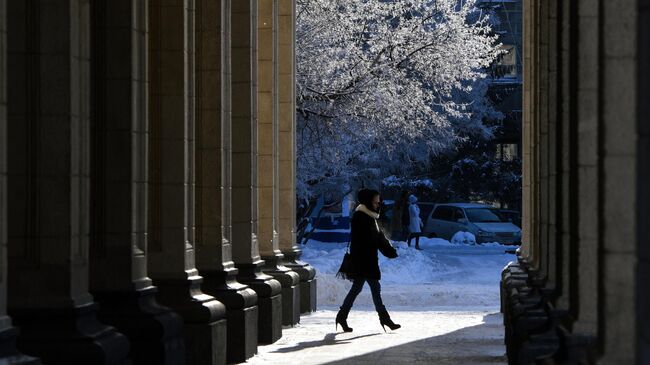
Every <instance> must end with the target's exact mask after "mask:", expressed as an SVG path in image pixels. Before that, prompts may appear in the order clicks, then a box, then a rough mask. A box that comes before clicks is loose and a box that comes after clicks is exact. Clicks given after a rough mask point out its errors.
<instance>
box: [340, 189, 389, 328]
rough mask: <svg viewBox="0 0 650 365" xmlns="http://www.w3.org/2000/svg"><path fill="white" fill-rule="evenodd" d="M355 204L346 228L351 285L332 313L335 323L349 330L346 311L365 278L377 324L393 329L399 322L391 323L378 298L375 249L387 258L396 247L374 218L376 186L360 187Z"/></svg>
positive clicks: (377, 210)
mask: <svg viewBox="0 0 650 365" xmlns="http://www.w3.org/2000/svg"><path fill="white" fill-rule="evenodd" d="M357 200H358V202H359V205H358V206H357V207H356V209H355V211H354V214H353V215H352V220H351V231H350V237H351V238H350V256H351V265H350V268H349V270H348V272H346V275H347V278H348V279H350V280H352V287H351V288H350V291H349V292H348V294H347V296H346V297H345V300H344V301H343V305H341V309H340V310H339V312H338V313H337V314H336V325H337V326H338V325H339V324H340V325H341V327H342V328H343V331H345V332H352V328H350V327H349V326H348V322H347V319H348V314H349V313H350V309H352V305H353V304H354V300H355V299H356V298H357V296H358V295H359V293H361V290H362V289H363V284H364V283H366V282H368V286H370V291H371V293H372V301H373V303H374V304H375V310H377V314H378V315H379V324H380V325H381V327H382V328H383V329H384V331H386V328H385V327H384V326H388V328H390V329H391V330H396V329H398V328H400V327H401V326H400V325H399V324H396V323H393V321H392V320H391V318H390V315H389V314H388V311H387V310H386V307H385V306H384V304H383V302H382V300H381V285H380V284H379V280H380V279H381V271H379V259H378V255H377V252H381V253H382V255H384V256H386V257H388V258H395V257H397V250H395V248H394V247H393V246H391V244H390V242H389V241H388V239H387V238H386V237H385V236H384V234H383V233H382V232H381V230H380V229H379V225H378V224H377V218H379V202H380V200H379V192H378V191H377V190H370V189H361V190H359V193H358V195H357Z"/></svg>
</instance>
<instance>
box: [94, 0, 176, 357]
mask: <svg viewBox="0 0 650 365" xmlns="http://www.w3.org/2000/svg"><path fill="white" fill-rule="evenodd" d="M147 8H148V3H147V2H146V1H133V0H94V1H93V3H92V31H91V34H92V36H93V38H92V53H91V55H92V57H91V58H92V60H93V62H92V66H91V75H92V87H93V92H92V108H91V112H92V117H91V121H92V129H91V132H92V152H91V157H92V160H91V161H92V166H91V189H90V191H91V194H90V204H91V215H90V232H91V235H90V240H91V245H90V260H91V263H90V290H91V292H92V294H93V296H94V297H95V300H96V301H97V302H99V304H100V311H99V314H98V315H99V318H100V320H102V321H103V322H105V323H107V324H110V325H112V326H115V327H116V328H117V329H118V330H119V331H120V332H122V333H124V334H125V335H126V336H127V337H128V338H129V340H130V341H131V351H130V357H131V358H132V360H133V362H134V363H135V364H153V363H155V364H182V363H184V362H185V339H184V337H183V333H182V330H183V320H182V318H181V317H180V316H179V315H177V314H176V313H174V312H172V311H171V310H170V309H169V308H167V307H164V306H161V305H160V304H158V303H157V302H156V298H155V294H156V292H157V288H156V287H155V286H153V285H152V282H151V279H150V278H149V277H148V276H147V214H148V202H147V200H148V199H147V191H148V187H147V177H148V176H147V175H148V174H147V168H148V166H149V165H148V156H149V154H148V151H147V143H148V140H149V128H148V124H149V115H148V111H147V108H148V105H147V103H148V90H147V87H148V86H147V82H148V74H147V72H148V65H147V54H148V48H147V47H148V45H147V39H148V24H147V16H146V15H147Z"/></svg>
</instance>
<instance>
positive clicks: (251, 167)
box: [229, 0, 282, 343]
mask: <svg viewBox="0 0 650 365" xmlns="http://www.w3.org/2000/svg"><path fill="white" fill-rule="evenodd" d="M231 6H232V8H231V16H232V18H231V19H232V23H231V24H232V38H231V42H232V43H231V52H232V53H231V57H232V58H231V64H232V152H231V156H232V157H231V158H232V160H231V164H230V165H229V166H231V168H232V182H231V185H230V186H232V204H231V205H232V220H231V224H232V236H231V237H232V254H233V259H234V261H235V265H236V267H237V268H238V269H239V275H238V276H237V278H238V280H239V281H240V282H242V283H245V284H248V285H249V286H250V287H251V288H253V290H255V292H256V293H257V296H258V307H259V311H260V312H259V322H258V325H259V327H258V331H259V341H260V342H261V343H270V342H274V341H276V340H277V339H278V338H279V337H280V336H281V333H282V297H281V290H282V288H281V286H280V283H279V282H278V281H277V280H274V279H273V278H272V277H271V276H269V275H266V274H264V273H262V271H261V270H262V267H263V265H264V261H262V260H261V258H260V254H259V247H258V239H257V230H258V222H257V166H256V165H257V101H256V99H257V0H238V1H233V2H232V5H231Z"/></svg>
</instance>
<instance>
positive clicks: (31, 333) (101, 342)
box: [10, 303, 130, 365]
mask: <svg viewBox="0 0 650 365" xmlns="http://www.w3.org/2000/svg"><path fill="white" fill-rule="evenodd" d="M10 314H11V317H12V318H13V320H14V323H15V324H16V326H17V327H19V328H20V335H19V337H18V341H17V345H18V349H19V350H20V351H22V352H24V353H28V354H33V355H35V356H38V357H40V358H41V359H42V361H43V362H45V363H46V364H53V365H55V364H106V365H108V364H111V365H113V364H129V363H130V361H129V360H128V354H129V341H128V339H127V338H126V337H125V336H124V335H122V334H121V333H119V332H117V331H116V330H115V328H113V327H110V326H106V325H104V324H102V323H100V322H99V321H98V320H97V316H96V315H97V304H95V303H89V304H86V305H83V306H79V307H74V308H57V309H52V308H33V309H22V308H21V309H14V310H10Z"/></svg>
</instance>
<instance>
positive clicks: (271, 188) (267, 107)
mask: <svg viewBox="0 0 650 365" xmlns="http://www.w3.org/2000/svg"><path fill="white" fill-rule="evenodd" d="M258 6H259V8H258V19H257V32H258V38H259V43H258V47H257V49H258V51H257V62H258V71H257V74H258V89H257V107H258V114H257V182H258V186H257V196H258V210H257V213H258V215H257V219H258V227H259V230H258V235H257V237H258V242H259V245H260V254H261V255H262V259H264V262H266V265H265V266H264V272H265V273H266V274H269V275H271V276H273V277H274V278H275V279H276V280H278V281H279V282H280V283H281V284H282V324H283V325H285V326H292V325H295V324H296V323H298V322H300V276H299V275H298V273H296V272H294V271H291V270H290V269H288V268H287V267H285V266H283V265H282V262H281V261H282V259H283V258H284V255H283V254H282V252H280V248H279V245H278V243H279V238H278V214H279V205H278V195H279V185H278V172H279V166H278V164H279V159H278V157H279V153H278V151H279V147H280V146H279V133H278V132H279V128H278V127H279V125H278V101H279V98H278V71H279V69H278V62H277V51H278V47H277V46H278V42H277V41H278V37H277V29H278V0H259V2H258Z"/></svg>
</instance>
